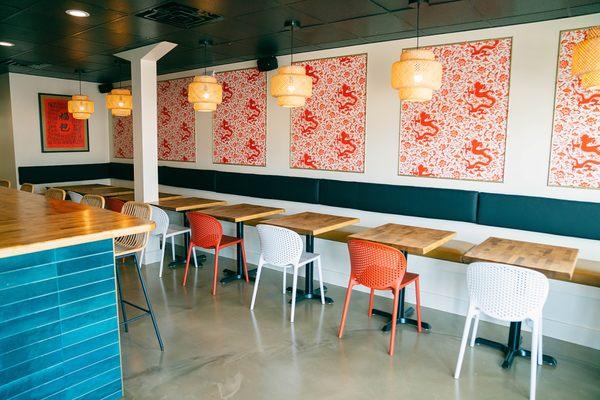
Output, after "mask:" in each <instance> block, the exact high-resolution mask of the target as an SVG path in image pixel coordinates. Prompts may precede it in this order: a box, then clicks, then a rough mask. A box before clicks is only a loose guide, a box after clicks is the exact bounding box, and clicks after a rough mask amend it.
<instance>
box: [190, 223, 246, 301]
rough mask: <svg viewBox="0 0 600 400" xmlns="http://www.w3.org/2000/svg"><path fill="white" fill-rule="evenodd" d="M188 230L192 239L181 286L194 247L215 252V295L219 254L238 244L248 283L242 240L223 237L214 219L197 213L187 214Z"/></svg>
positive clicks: (214, 292) (219, 226) (215, 291)
mask: <svg viewBox="0 0 600 400" xmlns="http://www.w3.org/2000/svg"><path fill="white" fill-rule="evenodd" d="M187 218H188V221H189V222H190V228H191V229H192V237H191V239H190V246H189V249H188V253H187V259H186V262H185V272H184V274H183V286H185V284H186V283H187V276H188V271H189V269H190V257H191V256H192V252H194V247H201V248H204V249H214V250H215V264H214V276H213V283H212V294H213V296H214V295H216V294H217V279H218V278H219V252H220V251H221V250H222V249H224V248H226V247H231V246H235V245H237V244H240V246H241V248H242V262H243V264H244V275H245V276H246V282H250V279H249V278H248V267H247V266H246V250H245V249H244V239H242V238H237V237H233V236H227V235H223V227H222V226H221V224H220V223H219V221H217V219H216V218H213V217H211V216H210V215H206V214H202V213H199V212H189V213H187Z"/></svg>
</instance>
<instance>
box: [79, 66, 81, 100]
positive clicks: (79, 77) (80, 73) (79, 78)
mask: <svg viewBox="0 0 600 400" xmlns="http://www.w3.org/2000/svg"><path fill="white" fill-rule="evenodd" d="M79 95H80V96H81V70H79Z"/></svg>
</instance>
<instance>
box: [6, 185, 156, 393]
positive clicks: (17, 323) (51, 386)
mask: <svg viewBox="0 0 600 400" xmlns="http://www.w3.org/2000/svg"><path fill="white" fill-rule="evenodd" d="M153 226H154V223H153V222H151V221H145V220H141V219H137V218H133V217H128V216H125V215H121V214H117V213H113V212H111V211H107V210H102V209H97V208H90V207H86V206H82V205H80V204H76V203H72V202H69V201H61V200H46V199H45V198H44V196H40V195H38V194H33V193H26V192H21V191H17V190H14V189H4V188H0V360H2V368H3V374H2V375H1V376H0V398H3V399H5V398H12V397H18V398H21V397H23V398H25V397H26V398H46V397H53V396H54V395H56V396H59V397H60V398H76V397H78V396H80V395H83V394H85V393H88V394H90V395H91V396H92V397H93V398H108V399H118V398H121V397H122V396H123V387H122V374H121V351H120V345H119V329H118V328H119V321H118V316H117V306H116V304H117V302H116V292H115V264H114V256H113V239H114V238H115V237H118V236H123V235H127V234H132V233H141V232H146V231H149V230H151V229H153ZM57 398H58V397H57Z"/></svg>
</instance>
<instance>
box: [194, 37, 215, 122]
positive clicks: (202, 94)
mask: <svg viewBox="0 0 600 400" xmlns="http://www.w3.org/2000/svg"><path fill="white" fill-rule="evenodd" d="M200 43H201V44H203V45H204V59H205V60H206V48H207V47H208V45H209V44H210V42H209V41H208V40H203V41H201V42H200ZM188 101H189V102H190V103H193V104H194V110H196V111H200V112H212V111H215V110H216V109H217V105H219V104H221V102H222V101H223V87H222V86H221V85H220V84H219V83H218V82H217V80H216V79H215V77H214V76H209V75H207V74H206V67H204V75H202V76H195V77H194V80H193V81H192V83H190V84H189V86H188Z"/></svg>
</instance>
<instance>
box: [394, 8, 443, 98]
mask: <svg viewBox="0 0 600 400" xmlns="http://www.w3.org/2000/svg"><path fill="white" fill-rule="evenodd" d="M422 2H423V3H426V4H428V0H411V1H410V2H409V4H410V5H413V6H414V4H416V6H417V48H416V49H407V50H402V54H401V55H400V61H396V62H395V63H394V64H393V65H392V87H393V88H394V89H396V90H398V97H399V98H400V100H402V101H409V102H422V101H429V100H431V98H432V97H433V91H434V90H438V89H439V88H440V87H441V86H442V64H441V63H440V62H438V61H436V59H435V54H433V52H432V51H431V50H424V49H419V19H420V18H419V17H420V9H421V3H422Z"/></svg>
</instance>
